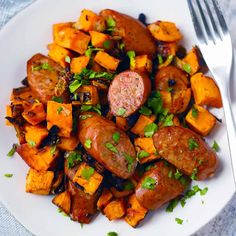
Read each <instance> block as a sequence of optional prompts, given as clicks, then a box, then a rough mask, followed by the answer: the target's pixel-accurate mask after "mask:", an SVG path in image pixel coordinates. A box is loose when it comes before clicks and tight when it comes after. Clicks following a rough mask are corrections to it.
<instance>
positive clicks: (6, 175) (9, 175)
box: [4, 174, 13, 178]
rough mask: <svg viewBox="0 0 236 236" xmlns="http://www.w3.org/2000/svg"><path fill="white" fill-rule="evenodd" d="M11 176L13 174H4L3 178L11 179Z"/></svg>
mask: <svg viewBox="0 0 236 236" xmlns="http://www.w3.org/2000/svg"><path fill="white" fill-rule="evenodd" d="M12 176H13V174H4V177H6V178H11V177H12Z"/></svg>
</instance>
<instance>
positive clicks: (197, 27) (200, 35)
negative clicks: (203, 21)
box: [187, 0, 207, 44]
mask: <svg viewBox="0 0 236 236" xmlns="http://www.w3.org/2000/svg"><path fill="white" fill-rule="evenodd" d="M187 1H188V6H189V10H190V12H191V17H192V20H193V25H194V28H195V32H196V35H197V36H198V40H200V41H202V42H203V43H205V44H207V40H206V38H205V35H204V33H203V31H202V27H201V25H200V22H199V20H198V17H197V14H196V11H195V10H194V7H193V4H192V1H191V0H187Z"/></svg>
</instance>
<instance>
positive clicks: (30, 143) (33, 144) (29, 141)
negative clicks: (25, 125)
mask: <svg viewBox="0 0 236 236" xmlns="http://www.w3.org/2000/svg"><path fill="white" fill-rule="evenodd" d="M28 144H29V145H30V146H31V147H35V145H36V142H35V141H33V140H28Z"/></svg>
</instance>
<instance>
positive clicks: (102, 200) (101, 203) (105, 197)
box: [97, 188, 113, 210]
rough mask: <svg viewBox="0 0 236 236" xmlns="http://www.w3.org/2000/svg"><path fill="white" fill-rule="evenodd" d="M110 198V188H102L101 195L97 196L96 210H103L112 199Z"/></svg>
mask: <svg viewBox="0 0 236 236" xmlns="http://www.w3.org/2000/svg"><path fill="white" fill-rule="evenodd" d="M112 198H113V195H112V193H111V192H110V190H109V189H107V188H104V189H103V191H102V194H101V196H100V197H99V199H98V201H97V208H98V210H103V208H104V207H106V206H107V204H108V203H109V202H110V201H111V200H112Z"/></svg>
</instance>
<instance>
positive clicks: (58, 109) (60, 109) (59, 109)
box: [57, 106, 63, 114]
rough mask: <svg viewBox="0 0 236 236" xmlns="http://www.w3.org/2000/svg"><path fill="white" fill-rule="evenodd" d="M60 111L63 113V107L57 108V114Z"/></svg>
mask: <svg viewBox="0 0 236 236" xmlns="http://www.w3.org/2000/svg"><path fill="white" fill-rule="evenodd" d="M62 111H63V107H61V106H60V107H58V108H57V114H60V113H61V112H62Z"/></svg>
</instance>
